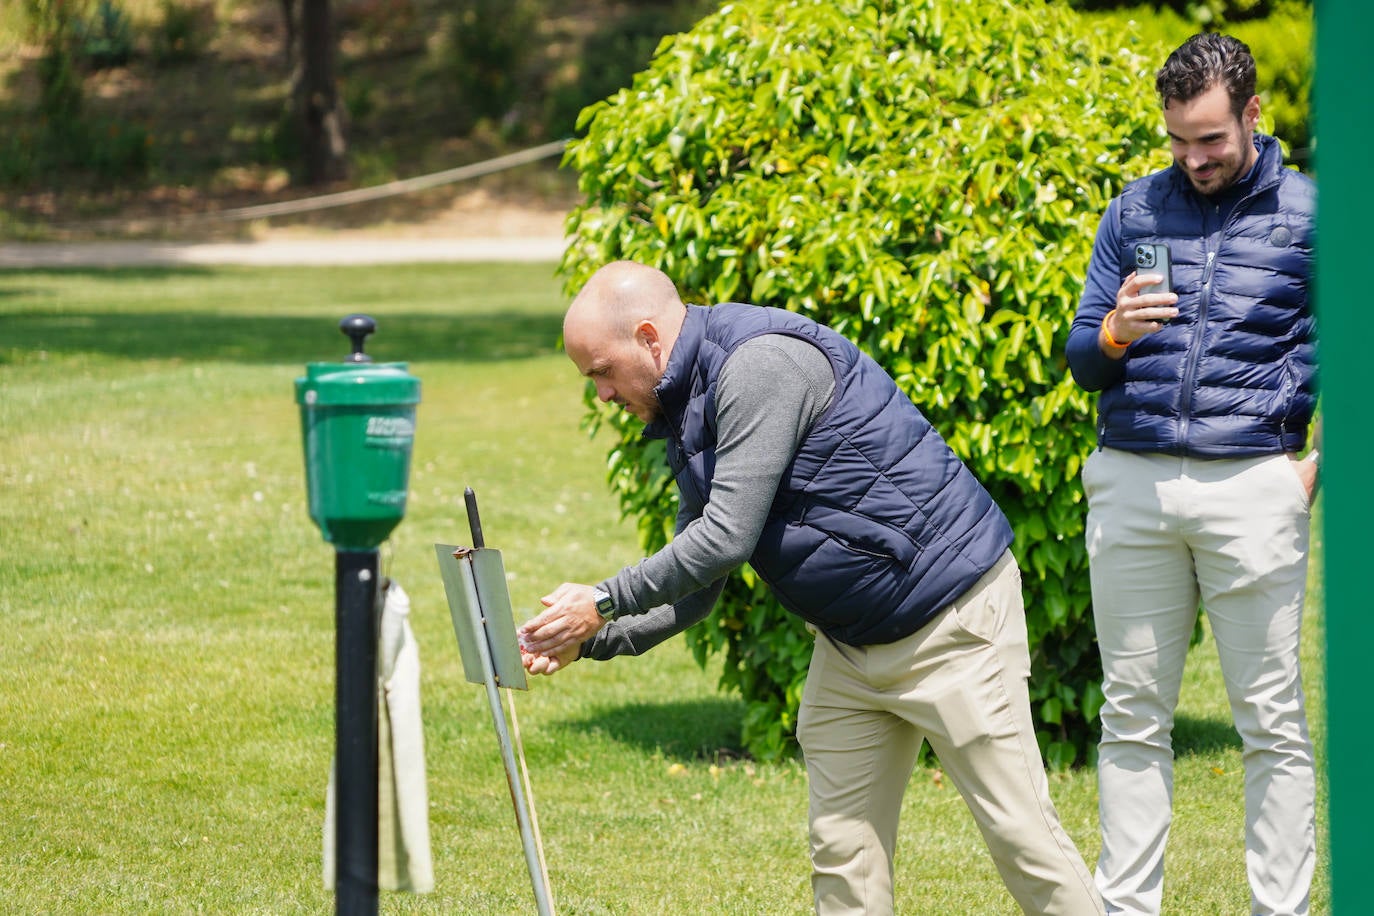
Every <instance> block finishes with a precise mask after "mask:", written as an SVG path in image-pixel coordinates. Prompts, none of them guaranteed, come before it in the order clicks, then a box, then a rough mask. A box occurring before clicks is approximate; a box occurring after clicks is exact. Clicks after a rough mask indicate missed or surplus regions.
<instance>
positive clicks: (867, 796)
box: [797, 552, 1102, 916]
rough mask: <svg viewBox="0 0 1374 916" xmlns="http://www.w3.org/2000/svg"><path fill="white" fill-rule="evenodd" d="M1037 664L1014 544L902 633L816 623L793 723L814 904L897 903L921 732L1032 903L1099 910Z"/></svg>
mask: <svg viewBox="0 0 1374 916" xmlns="http://www.w3.org/2000/svg"><path fill="white" fill-rule="evenodd" d="M1029 675H1030V655H1029V653H1028V651H1027V646H1026V620H1025V613H1024V608H1023V605H1022V600H1021V574H1020V571H1019V570H1018V569H1017V568H1016V560H1015V558H1013V557H1012V555H1011V553H1010V552H1008V553H1007V554H1006V555H1005V556H1004V557H1003V558H1002V559H1001V561H999V562H998V563H997V565H996V566H994V567H993V568H992V569H991V570H989V571H988V572H987V573H986V574H985V575H984V576H983V577H982V579H980V580H979V581H978V582H977V583H976V584H975V585H974V586H973V587H972V588H970V589H969V590H968V591H967V592H966V593H965V594H964V595H962V596H961V597H960V598H958V599H957V600H956V601H955V602H954V604H953V605H952V606H951V607H950V608H948V609H947V610H945V611H944V612H943V613H941V614H940V615H939V616H938V617H936V618H935V619H934V620H932V621H931V622H930V623H928V624H926V626H924V627H922V628H921V629H920V630H917V631H916V632H915V633H913V634H912V635H911V636H908V637H907V638H906V639H902V640H899V641H897V642H894V643H889V644H887V645H879V646H864V647H856V646H849V645H844V644H841V643H837V642H834V641H833V640H831V639H829V638H827V637H826V636H824V635H823V634H822V635H817V637H816V649H815V652H814V654H813V655H812V659H811V668H810V670H809V671H808V673H807V678H806V688H805V691H804V692H803V695H802V701H801V710H800V717H799V721H798V727H797V738H798V741H799V742H800V744H801V746H802V751H803V753H804V755H805V757H806V770H807V776H808V778H809V784H810V794H811V812H810V819H811V863H812V878H811V882H812V888H813V891H814V893H815V902H816V912H817V913H820V914H824V916H834V914H841V913H844V914H855V916H884V914H891V913H892V911H893V906H894V900H893V889H892V872H893V866H892V857H893V853H894V850H895V847H896V843H897V819H898V815H899V814H900V813H901V809H902V795H903V793H904V792H905V790H906V784H907V781H908V779H909V778H910V776H911V771H912V768H913V767H914V766H915V763H916V753H917V751H919V750H920V747H921V740H922V739H925V740H928V741H929V742H930V746H931V748H932V749H933V750H934V751H935V754H936V756H937V757H939V758H940V765H941V766H942V767H943V768H944V771H945V773H946V774H947V775H948V776H949V779H950V782H952V783H953V784H954V786H955V788H957V789H958V790H959V794H960V795H962V796H963V798H964V801H965V803H966V804H967V805H968V807H969V810H970V811H971V812H972V813H973V817H974V820H975V821H976V822H977V824H978V829H979V830H981V831H982V834H983V839H984V840H985V841H986V842H987V844H988V849H989V850H990V851H991V852H992V858H993V861H994V862H995V863H996V865H997V870H998V871H999V872H1000V873H1001V876H1002V880H1003V881H1004V882H1005V883H1006V885H1007V888H1008V890H1010V891H1011V893H1012V896H1013V897H1015V898H1016V901H1017V903H1019V904H1020V905H1021V908H1022V909H1023V910H1024V911H1025V912H1026V913H1033V914H1065V916H1067V914H1073V916H1089V914H1100V913H1101V912H1102V904H1101V901H1100V900H1099V899H1098V895H1097V892H1096V891H1095V890H1094V889H1093V882H1092V876H1091V875H1090V874H1089V873H1088V869H1087V866H1086V865H1084V863H1083V858H1082V856H1081V855H1079V853H1078V850H1077V849H1076V848H1075V847H1074V844H1073V840H1072V839H1070V838H1069V836H1068V834H1067V833H1065V831H1064V828H1063V827H1062V826H1061V824H1060V822H1059V815H1058V813H1057V812H1056V811H1055V809H1054V804H1053V803H1052V802H1051V801H1050V794H1049V782H1048V780H1047V779H1046V777H1045V766H1044V763H1043V761H1042V760H1041V757H1040V748H1039V746H1038V745H1037V744H1036V741H1035V726H1034V723H1033V722H1032V720H1031V711H1030V699H1029V695H1028V692H1027V687H1026V680H1027V678H1028V677H1029ZM920 829H921V830H938V829H940V825H939V824H923V825H921V828H920ZM912 854H913V855H917V856H919V855H921V851H920V850H919V849H916V850H913V851H912ZM931 867H932V869H942V868H949V867H950V863H949V862H939V863H932V865H931Z"/></svg>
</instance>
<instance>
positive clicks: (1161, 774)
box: [1083, 449, 1316, 916]
mask: <svg viewBox="0 0 1374 916" xmlns="http://www.w3.org/2000/svg"><path fill="white" fill-rule="evenodd" d="M1289 465H1290V461H1289V459H1288V458H1286V457H1285V456H1283V455H1273V456H1266V457H1260V458H1235V459H1225V460H1219V461H1204V460H1200V459H1196V458H1179V457H1172V456H1168V455H1154V454H1136V453H1132V452H1123V451H1117V450H1114V449H1102V450H1100V451H1095V452H1093V453H1092V455H1091V456H1090V457H1089V458H1088V461H1087V463H1086V464H1085V465H1084V468H1083V487H1084V489H1085V491H1086V492H1087V494H1088V507H1089V511H1088V525H1087V544H1088V556H1089V558H1090V560H1091V563H1092V587H1093V613H1094V616H1095V618H1096V622H1097V639H1098V645H1099V647H1100V649H1101V652H1102V668H1103V685H1102V688H1103V693H1104V694H1105V695H1106V703H1105V705H1104V706H1103V707H1102V744H1101V748H1100V753H1099V756H1098V785H1099V793H1100V796H1099V797H1100V809H1101V820H1102V855H1101V858H1100V859H1099V860H1098V865H1097V885H1098V887H1099V889H1100V890H1101V892H1102V896H1103V899H1104V900H1105V901H1106V903H1107V909H1108V912H1111V913H1134V914H1153V913H1158V912H1159V909H1160V903H1161V900H1162V896H1163V882H1164V844H1165V840H1166V839H1167V838H1168V835H1169V820H1170V808H1171V805H1172V802H1173V759H1174V755H1173V743H1172V731H1173V725H1174V708H1175V706H1177V704H1178V695H1179V688H1180V685H1181V683H1182V679H1183V664H1184V659H1185V657H1186V655H1187V652H1188V643H1189V640H1190V638H1191V636H1192V633H1193V626H1194V622H1195V621H1196V619H1197V611H1198V602H1199V600H1201V603H1202V605H1203V606H1204V607H1205V609H1206V611H1207V619H1208V621H1209V622H1210V624H1211V628H1212V634H1213V635H1214V637H1215V639H1216V646H1217V654H1218V656H1219V657H1220V660H1221V671H1222V674H1223V676H1224V677H1225V679H1226V691H1227V695H1228V699H1229V700H1230V705H1231V714H1232V716H1233V718H1234V719H1235V724H1236V730H1237V731H1238V732H1239V733H1240V736H1241V739H1242V742H1243V744H1244V756H1243V760H1244V763H1245V820H1246V830H1245V858H1246V867H1247V871H1248V874H1249V879H1250V891H1251V896H1252V908H1251V912H1253V913H1261V914H1265V916H1293V914H1303V913H1306V912H1307V910H1308V890H1309V886H1310V884H1311V881H1312V869H1313V864H1314V861H1315V855H1316V853H1315V807H1316V802H1315V794H1316V788H1315V778H1314V774H1313V763H1312V745H1311V742H1310V740H1309V739H1308V734H1307V715H1306V709H1305V706H1304V701H1303V692H1302V677H1301V672H1300V670H1299V666H1298V644H1299V637H1300V634H1301V627H1302V606H1303V597H1304V593H1305V590H1306V584H1307V541H1308V529H1309V525H1310V517H1309V510H1308V505H1307V494H1306V492H1305V491H1304V490H1303V488H1302V484H1301V483H1300V482H1299V480H1298V476H1297V474H1295V473H1294V472H1293V469H1292V468H1291V467H1290V466H1289Z"/></svg>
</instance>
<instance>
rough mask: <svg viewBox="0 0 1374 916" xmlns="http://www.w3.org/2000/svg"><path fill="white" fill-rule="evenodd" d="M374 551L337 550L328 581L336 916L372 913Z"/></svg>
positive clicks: (374, 898)
mask: <svg viewBox="0 0 1374 916" xmlns="http://www.w3.org/2000/svg"><path fill="white" fill-rule="evenodd" d="M380 568H381V567H380V563H379V561H378V553H377V551H375V550H340V551H338V552H337V553H336V554H335V565H334V570H335V575H334V599H335V600H334V632H335V643H334V667H335V681H334V766H335V770H334V813H335V819H334V862H335V865H334V912H335V913H337V914H339V916H376V913H377V588H378V584H379V583H378V574H379V572H380Z"/></svg>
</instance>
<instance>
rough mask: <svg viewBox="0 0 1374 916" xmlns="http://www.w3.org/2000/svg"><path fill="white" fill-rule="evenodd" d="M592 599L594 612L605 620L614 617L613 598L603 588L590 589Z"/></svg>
mask: <svg viewBox="0 0 1374 916" xmlns="http://www.w3.org/2000/svg"><path fill="white" fill-rule="evenodd" d="M592 600H593V601H595V602H596V612H597V613H598V614H600V615H601V616H602V618H603V619H605V620H614V619H615V599H614V598H612V597H611V593H610V592H608V591H606V590H605V589H600V588H594V589H592Z"/></svg>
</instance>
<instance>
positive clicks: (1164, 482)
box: [1067, 33, 1317, 916]
mask: <svg viewBox="0 0 1374 916" xmlns="http://www.w3.org/2000/svg"><path fill="white" fill-rule="evenodd" d="M1155 88H1156V91H1157V92H1158V94H1159V98H1160V101H1161V103H1162V105H1163V109H1164V124H1165V127H1166V129H1167V132H1168V135H1169V142H1170V147H1171V151H1172V153H1173V158H1174V163H1173V165H1172V166H1171V167H1169V168H1167V169H1164V170H1162V171H1160V172H1156V173H1155V174H1153V175H1149V176H1147V177H1145V178H1143V179H1140V180H1139V181H1135V182H1133V183H1131V184H1129V185H1127V187H1126V188H1125V189H1124V190H1123V192H1122V194H1121V195H1120V196H1119V197H1117V198H1116V199H1115V200H1113V201H1112V202H1111V203H1110V205H1109V206H1108V208H1107V211H1106V213H1105V215H1104V216H1103V218H1102V221H1101V223H1100V225H1099V227H1098V231H1097V238H1096V241H1095V243H1094V246H1093V254H1092V261H1091V263H1090V265H1089V268H1088V276H1087V279H1086V283H1085V285H1084V290H1083V297H1082V300H1081V301H1080V303H1079V306H1078V312H1077V314H1076V315H1075V317H1074V321H1073V327H1072V329H1071V330H1070V333H1069V341H1068V348H1067V356H1068V362H1069V367H1070V369H1071V370H1072V372H1073V375H1074V378H1075V380H1076V381H1077V382H1078V383H1079V384H1080V385H1082V386H1083V387H1084V388H1085V389H1087V390H1089V391H1098V392H1101V396H1100V398H1099V400H1098V405H1097V434H1098V436H1097V438H1098V447H1097V449H1095V450H1094V451H1093V452H1092V454H1091V455H1090V456H1089V457H1088V459H1087V461H1086V462H1085V463H1084V466H1083V488H1084V491H1085V493H1086V494H1087V498H1088V518H1087V531H1086V538H1087V547H1088V555H1089V558H1090V561H1091V575H1092V591H1093V616H1094V620H1095V622H1096V626H1097V637H1098V645H1099V648H1100V650H1101V653H1102V667H1103V685H1102V686H1103V693H1104V694H1105V703H1104V705H1103V707H1102V741H1101V745H1100V748H1099V752H1100V753H1099V759H1098V777H1099V792H1100V813H1101V829H1102V851H1101V855H1100V857H1099V859H1098V865H1097V872H1096V880H1097V886H1098V889H1099V890H1100V891H1101V892H1102V897H1103V901H1104V903H1105V904H1106V907H1107V912H1108V913H1158V912H1159V910H1160V906H1161V902H1162V898H1163V877H1164V845H1165V841H1166V839H1167V837H1168V832H1169V822H1170V808H1171V804H1172V800H1173V778H1172V765H1173V748H1172V741H1171V733H1172V729H1173V721H1174V709H1175V706H1176V705H1177V702H1178V696H1179V689H1180V685H1181V682H1182V677H1183V666H1184V660H1185V657H1186V655H1187V651H1188V646H1189V642H1190V638H1191V636H1192V634H1193V629H1194V624H1195V622H1196V619H1197V612H1198V606H1199V602H1200V603H1201V605H1202V607H1203V608H1204V609H1205V610H1206V612H1207V616H1208V620H1209V622H1210V624H1211V629H1212V632H1213V634H1214V635H1215V638H1216V645H1217V651H1218V654H1219V656H1220V659H1221V668H1222V673H1223V675H1224V676H1225V679H1226V684H1227V691H1228V699H1229V700H1230V705H1231V710H1232V715H1233V717H1234V719H1235V725H1236V729H1237V731H1238V732H1239V733H1240V736H1241V739H1242V741H1243V743H1244V748H1245V750H1244V761H1245V808H1246V866H1247V873H1248V877H1249V883H1250V890H1251V897H1252V900H1251V903H1252V905H1251V912H1254V913H1264V914H1275V916H1277V914H1301V913H1306V912H1307V911H1308V896H1309V887H1310V884H1311V877H1312V870H1313V865H1314V860H1315V779H1314V767H1313V760H1312V746H1311V742H1310V740H1309V738H1308V732H1307V718H1306V710H1305V706H1304V699H1303V690H1302V679H1301V672H1300V670H1299V662H1298V649H1299V640H1300V634H1301V622H1302V608H1303V601H1304V597H1305V591H1306V580H1307V548H1308V528H1309V524H1310V506H1311V500H1312V496H1313V494H1314V492H1315V488H1316V476H1317V462H1316V457H1317V453H1316V450H1315V449H1313V450H1311V451H1310V452H1308V453H1307V456H1306V457H1305V458H1300V457H1299V455H1300V453H1301V452H1302V451H1303V449H1304V448H1305V446H1306V443H1307V433H1308V426H1309V423H1310V422H1311V419H1312V415H1313V411H1314V407H1315V402H1316V364H1315V349H1316V341H1315V327H1314V321H1313V316H1312V312H1311V308H1310V304H1309V287H1310V275H1311V270H1312V258H1313V244H1314V214H1315V208H1316V190H1315V187H1314V185H1313V183H1312V182H1311V181H1310V180H1309V179H1307V178H1306V177H1305V176H1303V175H1301V174H1299V173H1298V172H1295V171H1292V170H1290V169H1286V168H1284V166H1283V157H1282V153H1281V150H1280V149H1279V144H1278V141H1277V140H1275V139H1274V138H1273V137H1270V136H1266V135H1263V134H1259V133H1256V132H1255V128H1256V125H1257V123H1258V121H1259V115H1260V100H1259V97H1258V96H1257V95H1255V62H1254V58H1253V57H1252V56H1251V54H1250V51H1249V48H1247V47H1246V46H1245V45H1244V44H1243V43H1241V42H1240V41H1237V40H1236V39H1234V38H1231V37H1228V36H1225V35H1220V34H1215V33H1211V34H1202V35H1196V36H1194V37H1193V38H1190V39H1189V40H1188V41H1187V42H1185V43H1184V44H1183V45H1182V46H1181V47H1179V48H1178V49H1177V50H1176V51H1174V52H1173V53H1172V54H1171V55H1170V56H1169V58H1168V60H1166V61H1165V63H1164V66H1163V68H1161V69H1160V71H1159V73H1158V74H1157V77H1156V81H1155ZM1165 258H1167V260H1168V267H1167V268H1166V269H1164V270H1161V269H1160V267H1161V266H1164V265H1161V263H1160V261H1161V260H1163V259H1165ZM1147 261H1149V262H1150V263H1149V264H1148V265H1147V263H1146V262H1147ZM1166 282H1167V283H1168V284H1169V285H1168V286H1160V285H1159V284H1164V283H1166Z"/></svg>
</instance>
